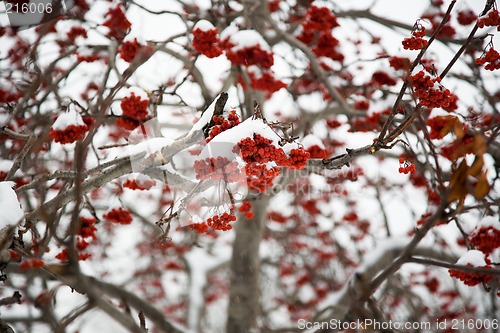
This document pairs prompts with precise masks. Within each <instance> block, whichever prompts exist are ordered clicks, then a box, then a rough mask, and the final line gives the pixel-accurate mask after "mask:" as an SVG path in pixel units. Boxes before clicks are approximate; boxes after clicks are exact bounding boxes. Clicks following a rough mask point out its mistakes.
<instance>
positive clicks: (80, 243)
mask: <svg viewBox="0 0 500 333" xmlns="http://www.w3.org/2000/svg"><path fill="white" fill-rule="evenodd" d="M89 245H90V243H89V242H87V241H86V240H85V239H83V238H81V237H77V239H76V249H77V251H78V260H80V261H84V260H87V259H89V258H90V257H92V254H90V253H81V252H83V251H85V249H86V248H87V247H88V246H89ZM56 259H59V260H60V261H62V262H67V261H68V249H63V250H62V251H61V252H59V253H58V254H57V255H56Z"/></svg>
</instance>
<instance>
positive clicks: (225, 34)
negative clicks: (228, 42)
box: [220, 21, 239, 40]
mask: <svg viewBox="0 0 500 333" xmlns="http://www.w3.org/2000/svg"><path fill="white" fill-rule="evenodd" d="M238 31H239V30H238V27H237V26H236V25H235V24H234V21H233V22H231V25H230V26H228V27H227V28H226V29H224V30H223V31H222V32H221V33H220V39H221V40H225V39H229V38H231V36H233V35H234V34H236V33H237V32H238Z"/></svg>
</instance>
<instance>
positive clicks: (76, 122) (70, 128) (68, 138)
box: [49, 112, 94, 144]
mask: <svg viewBox="0 0 500 333" xmlns="http://www.w3.org/2000/svg"><path fill="white" fill-rule="evenodd" d="M73 116H74V119H68V118H73ZM65 122H69V123H68V124H66V126H64V128H61V126H60V125H58V124H60V123H65ZM71 122H73V123H71ZM93 122H94V119H93V118H92V117H81V116H80V115H79V114H78V113H76V112H68V113H65V114H62V115H60V116H59V117H58V118H57V120H56V121H55V122H54V125H53V126H52V127H51V128H50V132H49V137H51V138H52V139H53V140H54V141H55V142H58V143H60V144H68V143H73V142H75V141H78V140H82V139H83V138H84V137H85V133H86V132H87V131H88V130H89V128H90V127H91V126H92V124H93Z"/></svg>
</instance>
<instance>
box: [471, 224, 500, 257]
mask: <svg viewBox="0 0 500 333" xmlns="http://www.w3.org/2000/svg"><path fill="white" fill-rule="evenodd" d="M469 242H470V244H471V245H474V246H475V247H476V248H477V249H478V250H480V251H482V252H484V253H491V252H493V250H495V249H497V248H499V247H500V230H498V229H496V228H494V227H493V226H488V227H485V226H482V227H480V228H476V229H474V231H473V232H472V233H471V234H470V235H469Z"/></svg>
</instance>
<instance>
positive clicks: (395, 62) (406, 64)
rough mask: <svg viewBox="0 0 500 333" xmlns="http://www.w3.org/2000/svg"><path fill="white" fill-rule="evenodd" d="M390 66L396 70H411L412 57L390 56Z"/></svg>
mask: <svg viewBox="0 0 500 333" xmlns="http://www.w3.org/2000/svg"><path fill="white" fill-rule="evenodd" d="M389 66H391V67H392V68H394V69H395V70H399V69H404V70H409V69H410V59H408V58H403V57H390V58H389Z"/></svg>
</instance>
